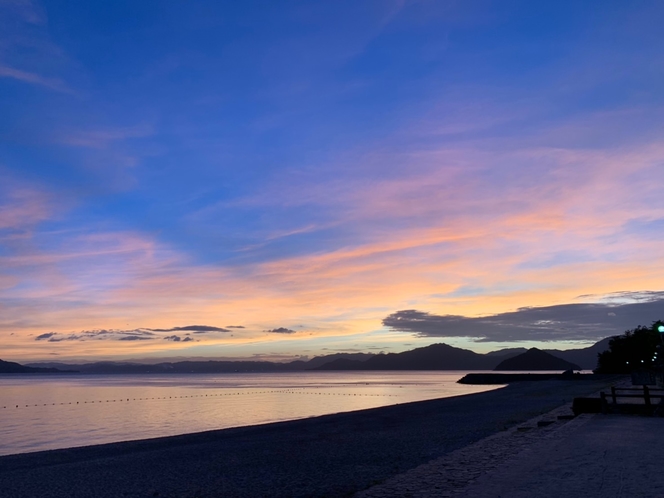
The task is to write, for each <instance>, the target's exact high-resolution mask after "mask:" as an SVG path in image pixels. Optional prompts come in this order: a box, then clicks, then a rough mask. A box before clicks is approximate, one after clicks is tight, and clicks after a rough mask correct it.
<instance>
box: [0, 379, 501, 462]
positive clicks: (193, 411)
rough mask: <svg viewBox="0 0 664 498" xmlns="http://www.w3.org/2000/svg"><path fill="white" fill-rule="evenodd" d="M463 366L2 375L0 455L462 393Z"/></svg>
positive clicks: (477, 388)
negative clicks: (451, 368)
mask: <svg viewBox="0 0 664 498" xmlns="http://www.w3.org/2000/svg"><path fill="white" fill-rule="evenodd" d="M465 373H466V372H320V373H310V372H307V373H272V374H263V373H261V374H213V375H140V376H129V375H62V376H27V375H4V376H1V377H0V455H9V454H14V453H26V452H31V451H41V450H49V449H56V448H68V447H74V446H87V445H91V444H101V443H110V442H117V441H129V440H135V439H145V438H153V437H160V436H172V435H176V434H186V433H190V432H199V431H206V430H211V429H222V428H227V427H239V426H246V425H254V424H262V423H267V422H276V421H282V420H293V419H298V418H306V417H313V416H317V415H324V414H328V413H340V412H349V411H354V410H362V409H364V408H373V407H378V406H387V405H395V404H399V403H407V402H410V401H420V400H426V399H434V398H443V397H449V396H458V395H462V394H470V393H476V392H481V391H486V390H489V389H493V388H495V387H498V386H468V385H462V384H457V383H456V381H457V380H458V379H459V378H461V377H462V376H463V375H464V374H465Z"/></svg>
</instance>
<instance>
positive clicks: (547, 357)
mask: <svg viewBox="0 0 664 498" xmlns="http://www.w3.org/2000/svg"><path fill="white" fill-rule="evenodd" d="M580 369H581V368H580V367H579V365H576V364H574V363H570V362H569V361H565V360H563V359H561V358H558V357H556V356H553V355H552V354H549V353H547V352H545V351H542V350H541V349H537V348H531V349H529V350H528V351H526V352H525V353H522V354H520V355H518V356H514V357H512V358H508V359H506V360H503V361H501V362H500V364H498V366H496V368H495V369H494V370H512V371H519V370H528V371H532V370H561V371H564V370H580Z"/></svg>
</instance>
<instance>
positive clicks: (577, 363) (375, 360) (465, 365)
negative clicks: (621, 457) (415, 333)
mask: <svg viewBox="0 0 664 498" xmlns="http://www.w3.org/2000/svg"><path fill="white" fill-rule="evenodd" d="M609 340H610V338H606V339H603V340H601V341H599V342H598V343H596V344H594V345H592V346H590V347H588V348H583V349H570V350H566V351H561V350H555V349H547V350H544V352H545V353H548V354H549V355H553V356H554V357H555V358H557V359H560V360H563V361H564V362H569V363H571V364H573V367H575V368H577V369H578V368H579V367H580V368H581V369H587V370H590V369H593V368H595V367H596V366H597V355H598V354H599V353H601V352H603V351H605V350H607V349H608V345H609ZM538 351H539V350H538ZM527 352H528V351H527V350H526V349H525V348H510V349H503V350H500V351H492V352H490V353H486V354H479V353H475V352H473V351H469V350H467V349H461V348H455V347H453V346H449V345H447V344H433V345H431V346H427V347H423V348H417V349H413V350H410V351H404V352H402V353H388V354H368V353H337V354H331V355H326V356H317V357H315V358H313V359H311V360H308V361H302V360H297V361H292V362H289V363H276V362H269V361H216V360H209V361H198V360H197V361H178V362H163V363H157V364H154V365H150V364H144V363H131V362H96V363H83V364H71V363H57V362H48V363H30V364H28V365H27V366H22V365H19V364H18V363H12V362H4V361H2V360H0V373H30V372H42V373H48V372H49V371H50V372H58V371H60V372H61V371H77V372H80V373H90V374H165V373H176V374H182V373H229V372H300V371H305V370H494V369H496V367H498V366H499V365H500V364H501V363H502V362H503V361H505V360H508V359H510V358H514V357H517V356H519V355H523V354H524V353H527ZM526 359H528V357H526ZM5 365H13V366H11V367H10V366H5ZM16 366H18V367H20V368H24V369H29V370H22V371H20V370H16V368H17V367H16ZM35 369H38V370H35ZM515 369H521V370H536V369H535V368H515ZM556 369H557V368H551V370H556ZM561 369H563V370H565V369H566V368H561ZM547 370H549V368H547Z"/></svg>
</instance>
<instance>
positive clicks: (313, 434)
mask: <svg viewBox="0 0 664 498" xmlns="http://www.w3.org/2000/svg"><path fill="white" fill-rule="evenodd" d="M606 384H607V382H606V381H602V382H596V381H578V382H564V381H546V382H530V383H519V384H513V385H510V386H508V387H505V388H502V389H498V390H496V391H491V392H486V393H481V394H473V395H468V396H460V397H456V398H445V399H439V400H432V401H423V402H416V403H409V404H403V405H396V406H390V407H384V408H376V409H370V410H363V411H359V412H351V413H343V414H335V415H327V416H323V417H316V418H310V419H305V420H296V421H290V422H282V423H276V424H267V425H261V426H253V427H242V428H235V429H226V430H219V431H210V432H204V433H197V434H188V435H183V436H175V437H168V438H158V439H151V440H143V441H134V442H125V443H115V444H107V445H99V446H90V447H85V448H75V449H67V450H55V451H47V452H39V453H31V454H22V455H10V456H6V457H2V458H0V494H1V495H2V496H3V497H7V498H9V497H35V496H40V497H88V496H96V497H118V496H136V497H139V496H161V497H213V496H218V497H222V496H224V497H250V496H271V497H288V496H293V497H304V496H317V497H343V496H352V495H353V494H355V493H358V492H362V491H363V490H368V489H369V488H371V487H372V486H376V485H380V484H381V483H384V482H387V481H388V480H389V479H390V478H393V477H394V476H397V475H400V474H403V473H405V472H407V471H409V470H411V469H415V468H416V467H419V466H421V465H423V464H426V463H427V462H431V461H435V460H436V459H440V458H442V457H445V456H446V455H450V454H452V453H453V452H455V451H458V450H461V449H463V448H464V447H468V446H469V445H472V444H473V443H476V442H478V441H480V440H483V439H485V438H487V437H489V436H491V435H494V434H499V433H501V432H503V431H506V430H509V429H511V430H515V428H516V426H518V425H519V424H522V423H523V422H524V421H527V420H530V419H532V418H533V417H536V416H538V415H540V414H543V413H546V412H549V411H551V410H553V409H555V408H556V407H560V406H561V405H564V404H566V403H569V402H571V400H572V398H573V397H575V396H580V395H585V394H589V393H592V392H595V391H597V390H598V389H601V388H603V387H604V386H605V385H606ZM374 489H378V488H374Z"/></svg>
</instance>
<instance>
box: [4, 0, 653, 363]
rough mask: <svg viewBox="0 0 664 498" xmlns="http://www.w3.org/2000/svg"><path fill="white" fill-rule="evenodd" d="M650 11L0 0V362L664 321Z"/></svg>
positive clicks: (345, 345)
mask: <svg viewBox="0 0 664 498" xmlns="http://www.w3.org/2000/svg"><path fill="white" fill-rule="evenodd" d="M663 23H664V3H662V2H661V1H659V0H653V1H646V0H644V1H639V0H634V1H630V2H624V1H612V0H603V1H587V2H579V1H577V0H572V1H566V0H555V1H538V2H532V1H529V0H523V1H521V0H506V1H482V0H464V1H456V0H440V1H430V0H421V1H407V0H394V1H392V0H381V1H357V0H354V1H343V0H334V1H317V2H310V1H281V0H273V1H251V0H248V1H243V2H229V1H191V2H176V1H169V0H164V1H145V2H135V1H122V0H114V1H105V0H102V1H98V2H82V1H76V0H74V1H72V0H68V1H50V0H49V1H44V2H40V1H31V0H0V340H1V341H2V342H1V343H0V344H1V346H0V358H2V359H4V360H11V361H23V362H25V361H44V360H48V361H94V360H99V359H116V360H126V359H146V358H147V359H149V358H153V359H154V358H184V357H186V358H193V357H196V358H206V357H207V358H224V359H228V358H231V359H232V358H237V359H247V358H254V359H272V360H287V359H291V358H297V357H313V356H316V355H320V354H329V353H336V352H356V351H363V352H380V351H384V352H399V351H403V350H407V349H413V348H415V347H420V346H426V345H429V344H433V343H436V342H446V343H448V344H451V345H454V346H457V347H464V348H468V349H472V350H474V351H477V352H487V351H491V350H496V349H501V348H507V347H519V346H525V347H532V346H538V347H546V348H560V349H567V348H571V347H583V346H587V345H590V344H592V343H594V342H596V341H597V340H599V339H601V338H604V337H607V336H610V335H616V334H620V333H622V332H623V331H625V330H627V329H630V328H634V327H636V326H638V325H649V324H650V323H651V322H653V321H655V320H658V319H663V318H664V283H663V282H664V90H663V89H664V34H662V30H661V26H662V24H663Z"/></svg>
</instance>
